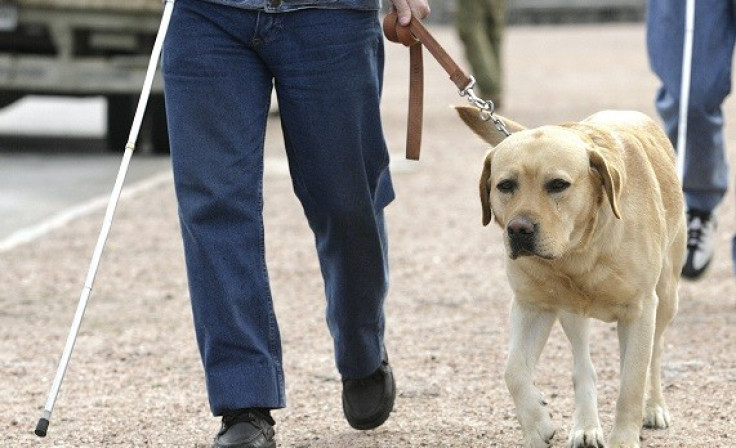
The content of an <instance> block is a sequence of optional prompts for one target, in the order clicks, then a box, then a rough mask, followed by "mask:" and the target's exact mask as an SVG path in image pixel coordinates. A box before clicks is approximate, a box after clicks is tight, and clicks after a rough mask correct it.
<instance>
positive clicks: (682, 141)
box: [677, 0, 695, 183]
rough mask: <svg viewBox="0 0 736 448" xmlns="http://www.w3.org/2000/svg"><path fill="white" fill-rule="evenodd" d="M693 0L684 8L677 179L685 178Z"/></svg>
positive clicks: (688, 0) (691, 57)
mask: <svg viewBox="0 0 736 448" xmlns="http://www.w3.org/2000/svg"><path fill="white" fill-rule="evenodd" d="M694 24H695V0H687V4H686V6H685V42H684V43H683V47H682V78H681V81H682V82H681V83H680V118H679V120H680V122H679V125H678V127H677V177H678V178H679V179H680V183H682V182H683V180H684V177H685V146H686V144H687V113H688V108H689V106H690V75H691V71H692V66H693V28H694V27H695V25H694Z"/></svg>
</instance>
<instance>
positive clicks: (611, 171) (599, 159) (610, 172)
mask: <svg viewBox="0 0 736 448" xmlns="http://www.w3.org/2000/svg"><path fill="white" fill-rule="evenodd" d="M608 152H609V151H601V148H600V147H596V148H592V149H591V150H589V151H588V157H589V158H590V166H591V167H592V168H593V169H595V170H596V171H598V173H599V174H600V176H601V178H602V179H603V188H604V189H605V190H606V196H608V202H609V203H610V204H611V210H613V214H614V215H616V218H618V219H621V212H620V210H619V207H618V203H619V198H620V196H621V189H622V187H623V172H622V170H621V169H620V163H617V162H616V160H615V159H612V158H609V157H606V153H608Z"/></svg>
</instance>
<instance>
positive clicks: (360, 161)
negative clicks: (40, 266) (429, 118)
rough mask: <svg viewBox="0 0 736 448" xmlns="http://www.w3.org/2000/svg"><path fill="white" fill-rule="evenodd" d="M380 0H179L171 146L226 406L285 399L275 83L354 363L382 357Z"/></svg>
mask: <svg viewBox="0 0 736 448" xmlns="http://www.w3.org/2000/svg"><path fill="white" fill-rule="evenodd" d="M383 59H384V55H383V40H382V36H381V31H380V26H379V23H378V17H377V14H376V12H375V11H356V10H317V9H305V10H300V11H295V12H289V13H283V14H268V13H264V12H262V11H254V10H244V9H240V8H233V7H228V6H222V5H217V4H212V3H207V2H203V1H199V0H179V1H177V3H176V7H175V8H174V14H173V17H172V21H171V25H170V29H169V33H168V36H167V38H166V43H165V47H164V56H163V72H164V81H165V93H166V107H167V112H168V119H169V133H170V139H171V158H172V163H173V168H174V181H175V187H176V195H177V199H178V204H179V216H180V221H181V229H182V236H183V241H184V250H185V257H186V264H187V273H188V279H189V290H190V295H191V303H192V309H193V316H194V325H195V331H196V335H197V342H198V344H199V348H200V352H201V356H202V362H203V365H204V370H205V379H206V384H207V391H208V395H209V400H210V406H211V409H212V412H213V414H214V415H221V414H222V413H223V412H224V411H226V410H232V409H239V408H246V407H263V408H280V407H283V406H285V398H284V374H283V366H282V353H281V341H280V336H279V330H278V325H277V321H276V316H275V315H274V310H273V303H272V297H271V291H270V288H269V280H268V273H267V269H266V264H265V245H264V227H263V217H262V212H263V166H264V161H263V157H264V154H263V148H264V136H265V127H266V121H267V115H268V110H269V103H270V96H271V89H272V86H273V85H274V84H275V87H276V93H277V95H278V101H279V111H280V114H281V126H282V129H283V133H284V143H285V148H286V154H287V156H288V160H289V167H290V172H291V177H292V183H293V187H294V190H295V192H296V195H297V197H298V198H299V200H300V201H301V204H302V206H303V209H304V213H305V215H306V218H307V220H308V222H309V225H310V227H311V229H312V231H313V232H314V235H315V242H316V247H317V254H318V257H319V261H320V266H321V270H322V275H323V278H324V282H325V292H326V296H327V323H328V326H329V329H330V332H331V335H332V337H333V339H334V346H335V359H336V364H337V368H338V370H339V372H340V373H341V374H342V376H343V377H347V378H360V377H364V376H367V375H369V374H371V373H372V372H373V371H375V370H376V368H377V367H378V366H379V365H380V363H381V359H382V356H383V335H384V314H383V303H384V298H385V296H386V292H387V289H388V262H387V259H388V256H387V241H386V230H385V225H384V219H383V209H384V207H385V206H386V205H388V204H389V202H391V200H392V199H393V198H394V192H393V187H392V183H391V176H390V173H389V170H388V164H389V155H388V151H387V149H386V144H385V141H384V137H383V131H382V128H381V121H380V115H379V102H380V94H381V88H382V83H383Z"/></svg>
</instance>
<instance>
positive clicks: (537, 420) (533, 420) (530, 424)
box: [505, 300, 557, 448]
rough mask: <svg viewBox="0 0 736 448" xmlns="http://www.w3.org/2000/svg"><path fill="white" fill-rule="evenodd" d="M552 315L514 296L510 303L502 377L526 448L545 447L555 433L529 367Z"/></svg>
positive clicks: (544, 341) (539, 348)
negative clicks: (508, 336) (512, 403)
mask: <svg viewBox="0 0 736 448" xmlns="http://www.w3.org/2000/svg"><path fill="white" fill-rule="evenodd" d="M556 319H557V315H556V314H555V313H548V312H540V311H537V310H534V309H532V308H530V307H527V306H525V305H522V304H520V303H519V302H517V301H516V300H514V301H513V303H512V305H511V338H510V346H509V357H508V361H507V363H506V374H505V379H506V386H507V387H508V388H509V392H510V393H511V397H512V398H513V400H514V404H515V405H516V415H517V418H518V419H519V423H521V429H522V431H523V433H524V446H525V447H527V448H546V447H548V446H550V444H551V442H552V437H554V435H555V429H556V428H555V425H554V424H553V423H552V419H551V418H550V415H549V412H548V411H547V409H546V408H545V406H546V402H545V401H544V398H543V396H542V393H541V392H540V391H539V390H538V389H537V388H536V387H535V386H534V381H533V371H534V365H535V364H536V363H537V360H538V359H539V355H540V354H541V353H542V349H543V348H544V344H545V343H546V342H547V338H549V333H550V330H551V329H552V325H553V324H554V323H555V320H556Z"/></svg>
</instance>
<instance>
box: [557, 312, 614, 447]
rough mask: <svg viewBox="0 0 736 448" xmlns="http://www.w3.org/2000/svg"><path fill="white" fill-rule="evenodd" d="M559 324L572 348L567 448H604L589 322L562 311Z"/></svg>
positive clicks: (584, 318) (586, 319) (581, 317)
mask: <svg viewBox="0 0 736 448" xmlns="http://www.w3.org/2000/svg"><path fill="white" fill-rule="evenodd" d="M560 323H561V324H562V329H563V330H565V335H567V339H568V340H569V341H570V345H571V346H572V354H573V360H574V367H573V384H574V386H575V416H574V418H573V420H574V426H573V429H572V431H571V432H570V438H569V441H568V447H570V448H591V447H592V448H602V447H603V446H605V442H604V440H605V439H604V437H603V429H602V428H601V424H600V421H599V420H598V398H597V397H598V393H597V390H596V381H597V377H596V373H595V368H594V367H593V361H592V360H591V359H590V346H589V332H590V325H589V323H590V322H589V319H588V318H586V317H583V316H579V315H576V314H570V313H566V312H562V313H560Z"/></svg>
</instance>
